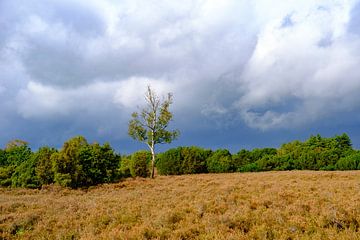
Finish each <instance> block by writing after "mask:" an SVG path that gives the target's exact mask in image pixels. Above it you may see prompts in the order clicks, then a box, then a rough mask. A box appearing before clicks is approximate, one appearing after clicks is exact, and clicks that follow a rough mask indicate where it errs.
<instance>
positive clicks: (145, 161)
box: [130, 151, 151, 177]
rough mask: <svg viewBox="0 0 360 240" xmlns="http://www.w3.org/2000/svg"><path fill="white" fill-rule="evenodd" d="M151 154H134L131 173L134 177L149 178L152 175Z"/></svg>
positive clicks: (146, 152)
mask: <svg viewBox="0 0 360 240" xmlns="http://www.w3.org/2000/svg"><path fill="white" fill-rule="evenodd" d="M150 161H151V153H150V152H148V151H138V152H135V153H133V154H132V156H131V161H130V173H131V176H133V177H148V176H149V174H150V169H149V163H150Z"/></svg>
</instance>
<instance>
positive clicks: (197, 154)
mask: <svg viewBox="0 0 360 240" xmlns="http://www.w3.org/2000/svg"><path fill="white" fill-rule="evenodd" d="M211 153H212V151H211V150H206V149H202V148H199V147H194V146H192V147H182V148H181V160H182V162H181V173H182V174H193V173H205V172H207V167H206V159H207V158H208V157H209V156H210V155H211Z"/></svg>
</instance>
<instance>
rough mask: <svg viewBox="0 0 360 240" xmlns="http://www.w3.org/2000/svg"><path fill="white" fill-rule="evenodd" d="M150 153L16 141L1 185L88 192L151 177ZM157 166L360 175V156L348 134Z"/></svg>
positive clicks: (190, 152)
mask: <svg viewBox="0 0 360 240" xmlns="http://www.w3.org/2000/svg"><path fill="white" fill-rule="evenodd" d="M152 157H153V155H152V153H151V152H150V151H144V150H142V151H137V152H134V153H133V154H131V155H127V156H126V155H123V156H120V155H119V154H118V153H116V152H115V151H114V150H113V149H112V148H111V146H110V145H109V144H107V143H106V144H104V145H100V144H98V143H92V144H89V143H88V142H87V141H86V139H85V138H84V137H82V136H78V137H74V138H72V139H70V140H68V141H66V142H65V143H64V145H63V147H62V148H61V149H60V150H57V149H54V148H50V147H42V148H40V149H38V150H37V151H36V152H33V151H32V150H31V149H30V148H29V146H28V144H27V143H26V142H24V141H21V140H15V141H12V142H10V143H9V144H7V146H6V147H5V148H4V149H0V186H8V187H27V188H40V187H41V186H42V185H48V184H58V185H60V186H64V187H71V188H78V187H88V186H92V185H96V184H100V183H110V182H115V181H118V180H119V179H120V178H125V177H151V172H152ZM155 166H156V170H157V173H158V174H160V175H181V174H197V173H227V172H258V171H273V170H275V171H281V170H360V151H358V150H354V149H353V148H352V144H351V140H350V138H349V136H348V135H346V134H343V135H341V136H335V137H332V138H324V137H321V136H320V135H317V136H311V137H310V138H309V139H308V140H306V141H304V142H301V141H293V142H289V143H285V144H283V145H282V146H281V147H280V148H278V149H275V148H262V149H258V148H256V149H253V150H246V149H242V150H240V151H239V152H237V153H236V154H231V153H230V152H229V151H228V150H226V149H218V150H215V151H213V150H210V149H203V148H200V147H195V146H192V147H177V148H172V149H169V150H168V151H165V152H163V153H159V154H158V155H157V157H156V161H155Z"/></svg>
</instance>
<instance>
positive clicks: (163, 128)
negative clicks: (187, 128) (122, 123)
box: [128, 86, 179, 178]
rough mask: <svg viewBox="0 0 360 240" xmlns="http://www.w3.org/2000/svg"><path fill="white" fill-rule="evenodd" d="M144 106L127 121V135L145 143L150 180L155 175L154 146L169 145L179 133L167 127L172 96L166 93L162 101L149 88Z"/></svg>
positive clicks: (170, 114) (170, 116)
mask: <svg viewBox="0 0 360 240" xmlns="http://www.w3.org/2000/svg"><path fill="white" fill-rule="evenodd" d="M145 100H146V104H147V105H146V106H145V107H144V108H143V109H142V110H141V112H140V113H137V112H134V113H133V114H132V119H131V120H130V121H129V128H128V133H129V135H130V136H131V137H132V138H133V139H135V140H138V141H140V142H144V143H146V145H147V146H148V147H149V149H150V151H151V155H152V159H151V178H154V173H155V159H156V157H155V146H156V144H161V143H171V142H172V140H174V139H176V138H177V136H178V135H179V131H168V130H167V127H168V124H169V122H170V120H171V119H172V118H173V115H172V113H171V112H170V110H169V107H170V105H171V104H172V94H171V93H168V96H167V98H166V99H165V100H164V101H162V102H161V101H160V98H159V97H158V96H157V95H156V93H155V91H154V90H152V89H151V87H150V86H148V88H147V92H146V94H145Z"/></svg>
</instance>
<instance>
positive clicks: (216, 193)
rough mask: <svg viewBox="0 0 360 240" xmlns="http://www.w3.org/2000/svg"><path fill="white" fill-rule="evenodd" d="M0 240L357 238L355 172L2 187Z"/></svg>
mask: <svg viewBox="0 0 360 240" xmlns="http://www.w3.org/2000/svg"><path fill="white" fill-rule="evenodd" d="M0 213H1V214H0V239H360V172H359V171H344V172H323V171H318V172H314V171H291V172H263V173H227V174H199V175H184V176H158V177H156V178H155V179H154V180H152V179H143V178H137V179H127V180H124V181H122V182H119V183H115V184H106V185H101V186H97V187H92V188H89V189H87V190H70V189H64V188H60V187H57V186H45V187H43V188H42V189H41V190H29V189H7V188H2V189H0Z"/></svg>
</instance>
